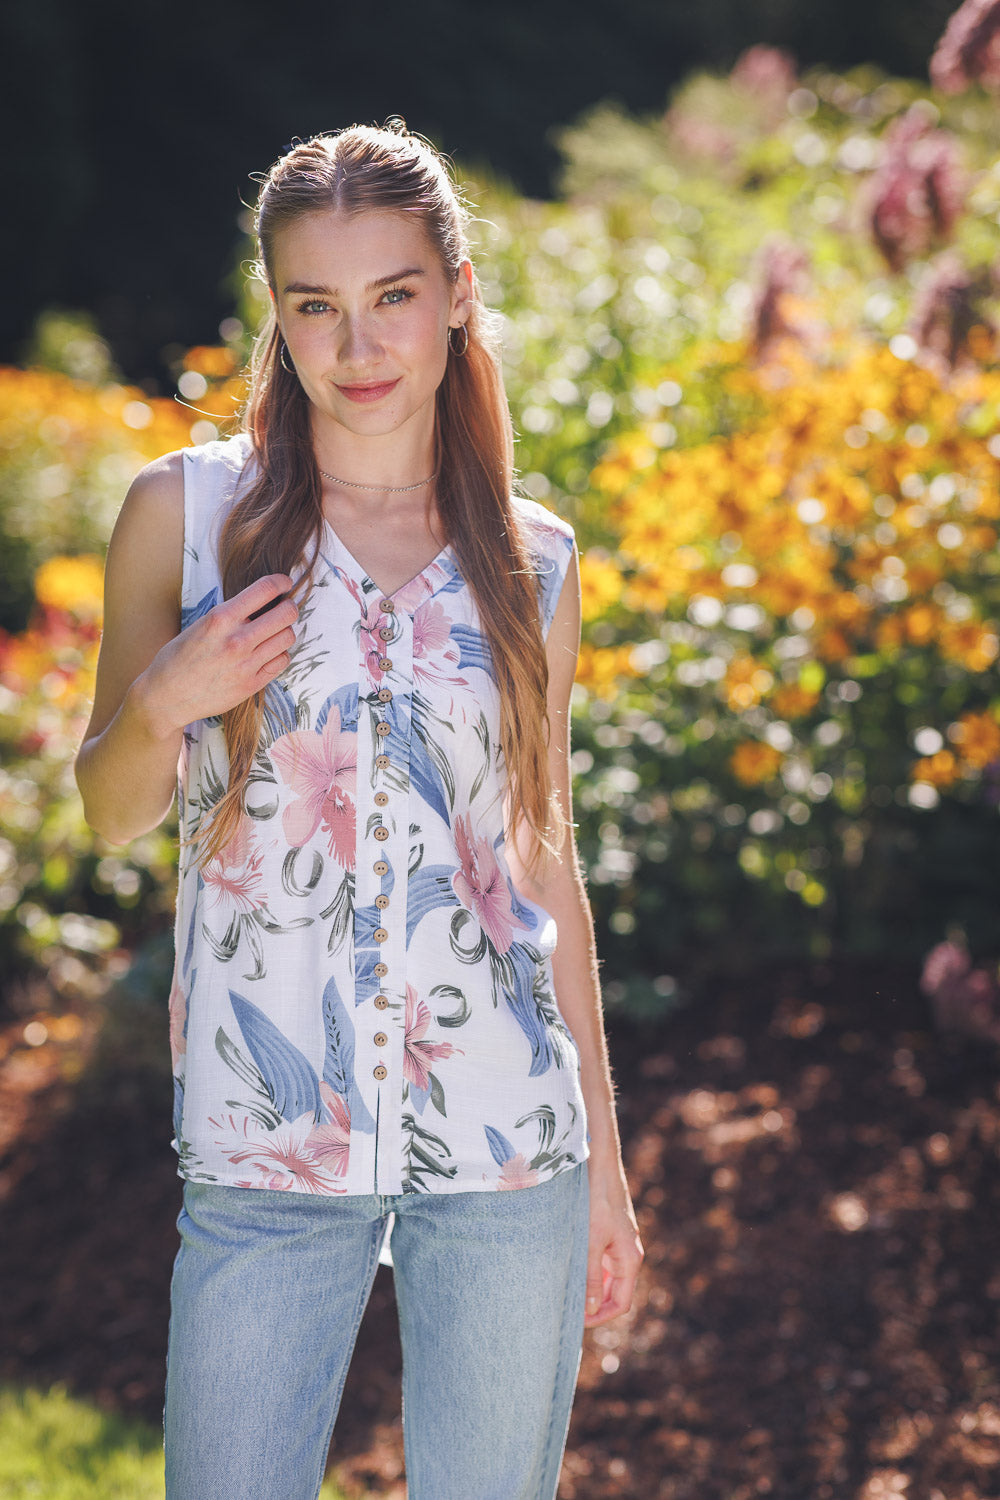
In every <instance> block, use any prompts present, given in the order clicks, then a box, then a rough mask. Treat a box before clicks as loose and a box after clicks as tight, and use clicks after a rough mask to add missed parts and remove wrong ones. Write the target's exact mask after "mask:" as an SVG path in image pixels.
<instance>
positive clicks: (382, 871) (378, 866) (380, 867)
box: [372, 859, 389, 875]
mask: <svg viewBox="0 0 1000 1500" xmlns="http://www.w3.org/2000/svg"><path fill="white" fill-rule="evenodd" d="M372 869H373V870H374V871H375V874H376V875H388V873H389V866H388V865H387V864H386V862H385V860H384V859H377V860H376V861H375V863H374V864H373V865H372Z"/></svg>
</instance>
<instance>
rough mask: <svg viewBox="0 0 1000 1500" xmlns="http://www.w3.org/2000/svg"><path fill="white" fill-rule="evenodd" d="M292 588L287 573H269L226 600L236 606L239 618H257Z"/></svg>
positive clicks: (271, 607)
mask: <svg viewBox="0 0 1000 1500" xmlns="http://www.w3.org/2000/svg"><path fill="white" fill-rule="evenodd" d="M291 588H292V580H291V579H290V578H289V576H288V574H287V573H267V574H265V575H264V577H263V578H255V579H254V581H253V583H250V584H248V585H247V587H246V588H245V589H242V590H241V591H240V593H238V594H234V595H233V597H232V598H231V599H229V600H227V601H226V602H227V603H228V604H231V605H235V606H236V613H237V616H238V618H240V619H243V620H255V619H257V617H258V615H262V614H266V613H267V611H268V610H269V609H273V608H274V606H275V605H276V604H277V603H278V601H279V600H280V599H282V598H283V597H284V596H285V595H286V594H288V593H289V592H290V590H291Z"/></svg>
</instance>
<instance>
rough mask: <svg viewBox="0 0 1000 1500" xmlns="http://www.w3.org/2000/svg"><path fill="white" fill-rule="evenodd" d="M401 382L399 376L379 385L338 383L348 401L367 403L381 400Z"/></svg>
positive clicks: (383, 381)
mask: <svg viewBox="0 0 1000 1500" xmlns="http://www.w3.org/2000/svg"><path fill="white" fill-rule="evenodd" d="M398 384H399V378H398V377H397V378H396V379H395V380H382V381H380V382H379V383H378V384H377V385H338V386H337V390H338V391H339V392H340V394H341V395H342V396H346V397H347V399H348V401H357V402H358V403H359V404H361V405H365V404H367V403H369V402H372V401H381V400H382V398H383V396H388V394H389V392H390V391H394V390H395V389H396V387H397V385H398Z"/></svg>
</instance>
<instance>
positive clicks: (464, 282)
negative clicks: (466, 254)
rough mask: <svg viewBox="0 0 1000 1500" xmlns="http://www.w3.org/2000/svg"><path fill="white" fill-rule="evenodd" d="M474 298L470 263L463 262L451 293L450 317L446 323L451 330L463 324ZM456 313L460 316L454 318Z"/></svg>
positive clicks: (473, 282)
mask: <svg viewBox="0 0 1000 1500" xmlns="http://www.w3.org/2000/svg"><path fill="white" fill-rule="evenodd" d="M474 296H475V278H474V276H473V271H472V262H471V261H470V260H463V261H462V264H461V265H460V266H459V268H458V275H457V276H456V277H455V285H454V286H453V287H452V292H451V315H450V316H449V318H448V322H449V323H450V324H451V326H452V328H459V327H461V325H462V324H463V323H464V322H465V320H466V318H467V317H468V316H469V313H470V311H471V306H470V304H471V303H472V301H473V298H474ZM456 313H460V314H461V316H460V317H457V318H456V316H455V315H456Z"/></svg>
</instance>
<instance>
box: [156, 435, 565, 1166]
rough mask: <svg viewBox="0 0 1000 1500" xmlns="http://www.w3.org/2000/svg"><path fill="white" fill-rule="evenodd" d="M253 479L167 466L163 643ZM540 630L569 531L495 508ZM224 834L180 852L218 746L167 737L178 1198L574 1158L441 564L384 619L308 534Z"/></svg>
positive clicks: (530, 938) (558, 1035)
mask: <svg viewBox="0 0 1000 1500" xmlns="http://www.w3.org/2000/svg"><path fill="white" fill-rule="evenodd" d="M254 468H255V459H254V456H253V451H252V447H251V444H250V440H249V438H248V437H247V436H245V435H241V436H238V437H235V438H230V439H228V440H225V441H220V442H213V443H208V444H206V445H204V446H203V447H200V448H196V449H189V450H187V451H186V452H185V454H184V460H183V471H184V582H183V600H182V605H183V609H182V624H183V625H185V626H186V625H189V624H190V623H191V622H192V621H193V620H196V619H198V618H199V617H200V616H202V615H204V614H205V613H206V612H207V611H208V610H210V609H212V608H213V606H215V605H216V604H218V603H219V602H221V600H222V588H221V580H220V573H219V564H218V556H217V545H218V535H219V528H220V524H221V522H222V521H223V520H224V518H225V516H226V514H227V512H228V510H229V508H230V507H231V506H232V504H233V502H234V500H235V499H236V498H237V496H238V495H239V494H240V493H241V492H242V491H243V489H244V488H245V486H246V485H247V483H248V481H249V480H251V479H252V477H253V473H254ZM514 504H515V507H516V510H517V514H518V516H519V518H520V520H521V522H522V524H523V525H524V526H525V528H526V531H527V535H528V538H529V542H530V547H531V551H532V554H533V557H534V561H535V567H536V569H537V580H538V599H539V609H540V612H541V619H542V625H543V630H547V629H548V626H549V624H550V623H551V619H552V616H553V614H554V611H555V606H556V602H557V600H558V597H559V592H560V589H561V587H562V583H563V580H564V578H565V576H566V570H567V566H568V563H569V561H570V556H571V551H572V545H573V535H572V531H571V529H570V528H569V527H568V526H567V525H566V524H565V523H564V522H563V521H561V520H559V519H558V518H557V517H555V516H554V515H552V514H551V513H550V512H548V511H546V510H544V509H543V508H542V507H541V506H539V505H537V504H535V503H534V502H533V501H530V500H523V499H516V500H515V501H514ZM313 578H314V584H313V588H312V592H311V594H310V595H309V598H308V600H307V602H306V603H305V605H304V607H302V608H301V610H300V615H299V620H298V623H297V626H296V642H295V645H294V648H293V650H292V653H291V662H290V665H289V667H288V669H287V671H286V672H285V674H284V676H283V677H281V678H280V679H278V680H277V681H275V682H273V683H272V684H270V686H269V687H268V689H267V692H266V696H265V714H264V726H263V730H262V733H261V738H260V742H259V745H258V748H257V753H256V757H255V760H254V763H253V768H252V772H251V776H250V781H249V785H248V787H247V792H246V798H245V812H244V814H243V817H242V820H241V823H240V826H239V829H238V831H237V833H236V835H235V836H234V838H233V839H232V840H231V842H230V843H229V845H228V846H227V848H226V849H225V850H224V851H223V853H222V855H221V856H219V857H216V858H214V859H212V860H211V861H210V862H209V863H208V864H207V865H206V866H205V867H204V868H202V869H199V866H198V857H197V846H192V845H189V844H187V842H186V840H187V839H188V838H189V837H190V835H191V833H192V832H193V830H194V829H195V827H196V826H197V824H198V821H199V819H200V817H201V816H202V815H203V814H204V812H205V811H206V810H207V809H209V808H211V807H212V806H213V804H214V803H215V802H217V801H218V799H219V797H220V796H221V795H222V792H223V790H224V788H225V786H226V782H227V775H228V761H227V756H226V747H225V739H224V736H223V732H222V728H221V721H220V720H219V719H217V718H210V719H202V720H199V721H198V722H197V723H194V724H191V725H189V726H187V728H186V730H185V734H184V746H183V750H182V754H181V761H180V766H179V792H178V805H179V813H180V825H181V864H180V872H179V880H178V897H177V919H176V961H175V968H174V978H173V984H172V987H171V998H170V1037H171V1050H172V1055H173V1066H174V1081H175V1111H174V1130H175V1139H174V1147H175V1149H176V1150H177V1152H178V1157H179V1171H180V1174H181V1175H182V1176H183V1177H186V1178H189V1179H191V1180H193V1181H197V1182H214V1183H220V1184H229V1185H233V1186H239V1187H249V1188H271V1189H274V1188H278V1189H287V1190H290V1191H293V1192H304V1193H328V1194H336V1193H367V1194H372V1193H376V1194H385V1195H391V1194H397V1193H415V1192H432V1193H435V1192H437V1193H441V1192H443V1193H454V1192H467V1191H470V1190H472V1191H482V1190H492V1189H502V1188H522V1187H530V1186H532V1185H534V1184H536V1183H540V1182H542V1181H545V1180H546V1179H548V1178H551V1177H553V1176H555V1175H556V1174H557V1173H559V1172H562V1171H565V1170H567V1169H568V1168H570V1167H572V1166H574V1165H575V1164H576V1163H578V1162H580V1161H582V1160H583V1159H584V1158H585V1157H586V1155H587V1137H586V1121H585V1114H584V1105H583V1098H582V1095H581V1091H580V1082H579V1057H578V1054H577V1049H576V1046H575V1044H574V1042H573V1039H572V1037H571V1036H570V1033H569V1031H568V1029H567V1027H566V1024H565V1022H564V1020H563V1018H562V1016H561V1014H560V1011H559V1007H558V1004H557V1002H556V997H555V992H554V988H553V982H552V968H551V955H552V952H553V950H554V948H555V943H556V930H555V923H554V921H553V919H552V918H551V917H550V915H549V914H548V913H547V912H545V911H544V910H542V908H541V907H539V906H538V905H536V904H534V903H532V902H531V901H529V900H528V899H526V897H525V896H524V895H523V894H522V893H521V892H520V891H519V890H518V889H517V888H516V886H515V884H514V883H513V881H512V878H511V874H510V870H509V868H508V863H507V859H506V857H505V847H504V846H505V827H504V795H503V794H504V785H505V774H504V766H503V759H502V754H501V751H500V740H499V694H498V691H497V687H496V683H495V680H494V677H493V673H492V669H491V660H490V653H489V648H488V644H487V642H486V640H485V637H484V635H483V633H482V629H481V624H480V620H479V617H478V614H477V611H476V606H475V602H474V599H473V595H472V592H471V590H470V588H469V586H468V584H467V583H466V581H465V579H464V578H463V577H462V574H461V572H460V571H459V568H458V564H457V560H456V558H455V556H454V554H453V553H452V551H451V549H450V548H449V547H445V548H443V549H442V551H441V552H440V553H439V554H438V556H437V557H436V558H435V559H434V561H433V562H432V563H430V565H429V566H428V567H426V568H424V570H423V571H422V572H421V573H419V574H418V575H417V576H416V577H415V578H413V579H412V580H411V581H410V582H409V583H407V584H405V585H404V586H403V587H401V588H398V589H396V590H394V592H393V593H392V594H391V595H385V594H383V593H382V592H381V591H380V590H379V588H378V587H377V585H376V584H375V583H373V581H372V580H371V579H370V578H369V577H368V576H367V575H366V574H365V572H364V570H363V568H361V567H360V565H359V564H358V563H357V562H356V561H355V559H354V558H353V557H352V556H351V554H350V553H349V552H348V551H347V549H346V548H345V547H344V546H343V544H342V543H341V542H340V540H339V539H338V537H337V536H336V535H335V533H334V532H333V530H332V528H330V527H329V525H326V526H325V527H324V531H323V535H322V539H321V546H320V555H319V557H318V559H317V563H316V566H315V568H314V571H313Z"/></svg>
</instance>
